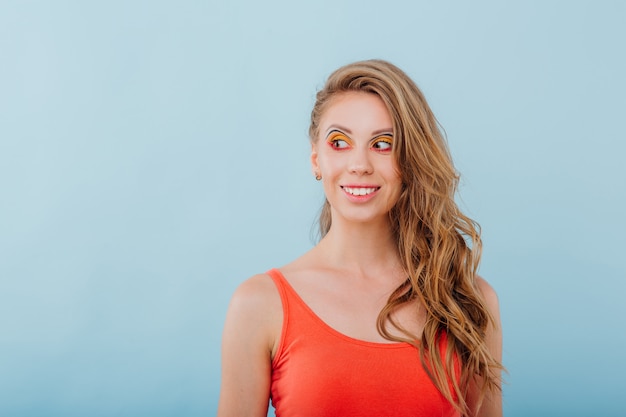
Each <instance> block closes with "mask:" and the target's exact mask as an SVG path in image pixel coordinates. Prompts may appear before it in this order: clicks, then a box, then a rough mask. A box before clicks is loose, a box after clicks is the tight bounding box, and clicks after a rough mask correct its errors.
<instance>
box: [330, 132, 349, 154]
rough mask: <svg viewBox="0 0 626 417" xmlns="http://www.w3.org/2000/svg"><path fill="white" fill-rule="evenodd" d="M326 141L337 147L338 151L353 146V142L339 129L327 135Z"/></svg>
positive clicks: (332, 146)
mask: <svg viewBox="0 0 626 417" xmlns="http://www.w3.org/2000/svg"><path fill="white" fill-rule="evenodd" d="M326 143H328V144H329V145H330V147H331V148H333V149H336V150H338V151H341V150H344V149H348V148H350V147H352V145H353V143H352V141H351V140H350V138H348V137H347V136H346V135H344V134H343V133H341V132H340V131H338V130H332V131H331V132H330V133H329V134H328V136H327V137H326Z"/></svg>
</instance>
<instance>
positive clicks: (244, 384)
mask: <svg viewBox="0 0 626 417" xmlns="http://www.w3.org/2000/svg"><path fill="white" fill-rule="evenodd" d="M281 326H282V306H281V301H280V295H279V294H278V290H277V289H276V286H275V285H274V282H273V281H272V279H271V277H269V276H268V275H266V274H260V275H255V276H253V277H251V278H249V279H247V280H246V281H244V282H243V283H241V284H240V285H239V287H238V288H237V289H236V290H235V293H234V294H233V297H232V299H231V301H230V305H229V307H228V312H227V314H226V321H225V323H224V332H223V335H222V382H221V390H220V401H219V406H218V415H219V416H220V417H225V416H242V415H247V416H248V415H249V416H253V415H254V416H265V415H266V414H267V405H268V399H269V389H270V376H271V365H270V363H271V359H272V355H273V353H274V350H275V348H276V344H277V340H278V337H279V333H280V328H281Z"/></svg>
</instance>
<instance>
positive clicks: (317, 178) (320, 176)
mask: <svg viewBox="0 0 626 417" xmlns="http://www.w3.org/2000/svg"><path fill="white" fill-rule="evenodd" d="M315 179H316V180H318V181H321V179H322V174H320V173H319V172H316V173H315Z"/></svg>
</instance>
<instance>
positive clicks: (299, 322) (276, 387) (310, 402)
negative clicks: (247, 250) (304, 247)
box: [268, 269, 459, 417]
mask: <svg viewBox="0 0 626 417" xmlns="http://www.w3.org/2000/svg"><path fill="white" fill-rule="evenodd" d="M268 274H269V275H270V276H271V277H272V280H273V281H274V283H275V284H276V287H277V288H278V291H279V293H280V298H281V301H282V304H283V328H282V334H281V338H280V342H279V345H278V349H277V351H276V355H275V357H274V359H273V361H272V382H271V400H272V405H273V406H274V408H275V409H276V416H277V417H293V416H298V417H321V416H326V417H328V416H348V417H365V416H376V417H384V416H393V417H404V416H406V417H409V416H410V417H421V416H423V417H435V416H451V417H452V416H455V417H458V416H459V413H457V412H456V411H455V410H454V408H453V407H452V405H451V404H450V403H449V402H448V401H447V400H446V399H445V398H444V397H443V395H441V393H440V392H439V390H437V388H436V387H435V386H434V384H433V383H432V381H431V380H430V378H429V377H428V375H427V374H426V372H425V371H424V369H423V367H422V364H421V362H420V359H419V352H417V350H416V349H415V347H413V346H411V345H410V344H408V343H375V342H367V341H363V340H358V339H354V338H351V337H348V336H346V335H344V334H342V333H339V332H338V331H336V330H334V329H333V328H331V327H330V326H328V325H327V324H326V323H325V322H323V321H322V320H321V319H320V318H319V317H318V316H317V315H316V314H315V313H314V312H313V311H312V310H311V309H310V308H309V307H308V306H307V305H306V304H305V303H304V301H303V300H302V299H301V298H300V296H299V295H298V294H297V293H296V292H295V290H294V289H293V288H292V287H291V285H289V283H288V282H287V281H286V280H285V278H284V277H283V275H282V274H281V273H280V272H279V271H278V270H276V269H272V270H270V271H268ZM444 348H445V345H444Z"/></svg>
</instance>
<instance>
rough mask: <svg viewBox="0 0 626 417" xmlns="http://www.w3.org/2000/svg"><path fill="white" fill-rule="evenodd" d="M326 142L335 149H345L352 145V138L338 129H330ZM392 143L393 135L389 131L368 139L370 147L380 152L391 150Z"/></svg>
mask: <svg viewBox="0 0 626 417" xmlns="http://www.w3.org/2000/svg"><path fill="white" fill-rule="evenodd" d="M326 143H328V145H329V146H330V147H331V148H333V149H335V150H337V151H343V150H347V149H350V148H352V147H353V146H354V142H353V141H352V139H350V138H349V137H348V136H347V135H346V134H345V133H343V132H341V131H339V130H331V131H330V132H329V133H328V136H326ZM392 144H393V136H392V135H391V133H383V134H382V135H379V136H376V137H374V138H373V139H372V140H371V141H370V146H371V148H372V149H373V150H374V151H376V152H380V153H388V152H391V147H392Z"/></svg>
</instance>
